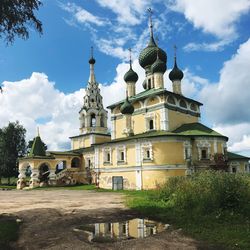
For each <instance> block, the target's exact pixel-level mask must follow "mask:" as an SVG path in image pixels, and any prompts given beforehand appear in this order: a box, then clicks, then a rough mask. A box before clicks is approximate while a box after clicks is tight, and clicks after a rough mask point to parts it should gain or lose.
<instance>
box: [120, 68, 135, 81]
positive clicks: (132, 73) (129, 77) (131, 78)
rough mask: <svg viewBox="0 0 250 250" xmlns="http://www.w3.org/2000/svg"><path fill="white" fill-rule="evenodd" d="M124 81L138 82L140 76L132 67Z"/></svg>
mask: <svg viewBox="0 0 250 250" xmlns="http://www.w3.org/2000/svg"><path fill="white" fill-rule="evenodd" d="M123 79H124V81H125V82H137V81H138V75H137V73H136V72H135V71H134V70H133V69H132V67H130V69H129V71H128V72H127V73H126V74H125V75H124V78H123Z"/></svg>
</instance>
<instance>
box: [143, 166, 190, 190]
mask: <svg viewBox="0 0 250 250" xmlns="http://www.w3.org/2000/svg"><path fill="white" fill-rule="evenodd" d="M185 171H186V170H185V169H169V170H149V171H145V170H144V171H142V187H143V189H154V188H157V187H159V186H160V185H163V184H164V183H166V181H167V180H168V178H169V177H172V176H185Z"/></svg>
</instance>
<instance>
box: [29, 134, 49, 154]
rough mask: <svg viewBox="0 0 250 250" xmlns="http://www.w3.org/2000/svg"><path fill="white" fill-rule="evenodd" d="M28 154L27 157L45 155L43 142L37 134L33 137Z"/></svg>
mask: <svg viewBox="0 0 250 250" xmlns="http://www.w3.org/2000/svg"><path fill="white" fill-rule="evenodd" d="M28 156H29V157H34V156H46V151H45V148H44V146H43V142H42V140H41V138H40V136H39V135H38V136H37V137H35V139H34V142H33V145H32V148H31V150H30V152H29V155H28Z"/></svg>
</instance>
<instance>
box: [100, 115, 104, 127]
mask: <svg viewBox="0 0 250 250" xmlns="http://www.w3.org/2000/svg"><path fill="white" fill-rule="evenodd" d="M100 125H101V127H104V115H103V114H102V115H101V120H100Z"/></svg>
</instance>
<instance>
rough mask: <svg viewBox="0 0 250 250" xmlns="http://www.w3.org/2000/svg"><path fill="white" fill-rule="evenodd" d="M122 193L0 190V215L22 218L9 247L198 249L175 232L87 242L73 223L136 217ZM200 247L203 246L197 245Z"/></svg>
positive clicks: (114, 220) (194, 242)
mask: <svg viewBox="0 0 250 250" xmlns="http://www.w3.org/2000/svg"><path fill="white" fill-rule="evenodd" d="M123 201H124V196H123V195H122V194H117V193H110V192H95V191H73V190H70V191H69V190H49V191H45V190H33V191H16V190H12V191H0V214H1V213H10V214H14V215H16V216H18V217H19V218H20V219H21V220H22V224H21V227H20V236H19V240H18V242H16V243H15V244H14V245H13V249H27V250H33V249H34V250H37V249H39V250H40V249H51V250H52V249H53V250H56V249H58V250H59V249H73V250H75V249H76V250H77V249H198V248H199V247H198V243H197V242H196V241H194V240H192V239H190V238H187V237H184V236H183V235H182V234H181V233H180V232H178V231H171V230H170V231H166V232H163V233H159V234H158V235H155V236H150V237H148V238H145V239H132V240H126V241H120V242H114V243H91V244H90V243H87V242H86V241H83V240H82V235H81V233H79V232H75V228H77V226H80V225H83V224H88V223H98V222H117V221H125V220H128V219H131V218H135V217H138V215H136V214H135V213H133V212H131V211H130V210H127V209H126V208H125V206H124V204H123ZM201 249H204V248H201Z"/></svg>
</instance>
